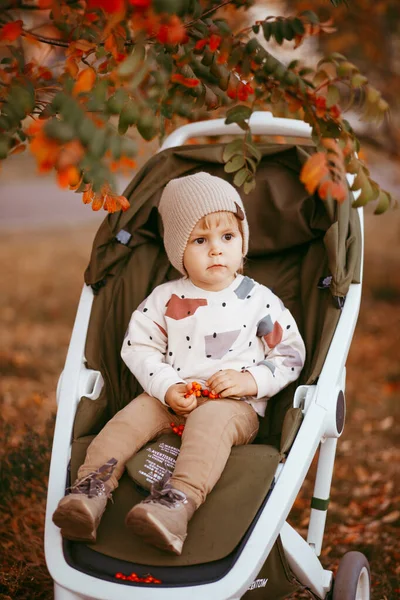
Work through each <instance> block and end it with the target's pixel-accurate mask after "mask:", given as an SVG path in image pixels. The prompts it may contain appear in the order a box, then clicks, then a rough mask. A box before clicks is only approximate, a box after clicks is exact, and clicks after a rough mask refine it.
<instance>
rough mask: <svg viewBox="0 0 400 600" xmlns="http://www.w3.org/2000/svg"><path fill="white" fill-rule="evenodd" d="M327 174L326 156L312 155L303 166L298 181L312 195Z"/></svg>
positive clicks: (322, 154) (318, 153)
mask: <svg viewBox="0 0 400 600" xmlns="http://www.w3.org/2000/svg"><path fill="white" fill-rule="evenodd" d="M328 174H329V170H328V166H327V160H326V154H324V153H323V152H317V153H316V154H313V155H312V156H311V157H310V158H309V159H308V161H307V162H306V163H305V165H304V166H303V168H302V170H301V173H300V181H301V182H302V183H304V185H305V187H306V190H307V192H308V193H309V194H313V193H314V192H315V190H316V189H317V187H318V186H319V184H320V182H321V180H322V179H323V178H324V177H326V176H327V175H328Z"/></svg>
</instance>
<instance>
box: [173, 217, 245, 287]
mask: <svg viewBox="0 0 400 600" xmlns="http://www.w3.org/2000/svg"><path fill="white" fill-rule="evenodd" d="M241 262H242V235H241V233H240V230H239V226H238V222H237V220H236V217H235V216H234V215H233V213H228V212H218V213H211V214H210V215H207V216H206V217H204V218H203V219H200V221H198V222H197V223H196V225H195V227H194V229H193V231H192V233H191V234H190V238H189V241H188V243H187V245H186V248H185V253H184V255H183V264H184V267H185V269H186V271H187V273H188V275H189V278H190V279H191V281H192V282H193V283H194V285H196V286H198V287H201V288H203V289H204V290H209V291H214V292H217V291H219V290H223V289H225V288H226V287H228V285H230V284H231V283H232V281H233V280H234V278H235V275H236V272H237V271H238V269H239V267H240V266H241Z"/></svg>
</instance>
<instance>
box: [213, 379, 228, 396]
mask: <svg viewBox="0 0 400 600" xmlns="http://www.w3.org/2000/svg"><path fill="white" fill-rule="evenodd" d="M232 385H233V382H232V379H231V378H230V377H229V376H225V377H221V378H220V379H218V380H217V381H215V382H214V385H212V386H211V387H210V389H211V392H212V393H214V394H220V393H221V392H223V391H224V390H226V388H228V387H231V386H232Z"/></svg>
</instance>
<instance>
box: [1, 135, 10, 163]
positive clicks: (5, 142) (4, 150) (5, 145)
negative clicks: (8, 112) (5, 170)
mask: <svg viewBox="0 0 400 600" xmlns="http://www.w3.org/2000/svg"><path fill="white" fill-rule="evenodd" d="M9 149H10V139H9V137H8V136H5V135H1V134H0V159H1V160H3V159H4V158H7V156H8V151H9Z"/></svg>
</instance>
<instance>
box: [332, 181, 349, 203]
mask: <svg viewBox="0 0 400 600" xmlns="http://www.w3.org/2000/svg"><path fill="white" fill-rule="evenodd" d="M332 196H333V198H334V199H335V200H337V201H338V202H339V204H342V203H343V202H344V201H345V200H346V198H347V188H346V186H345V184H344V183H343V182H341V181H336V182H334V183H333V185H332Z"/></svg>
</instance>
